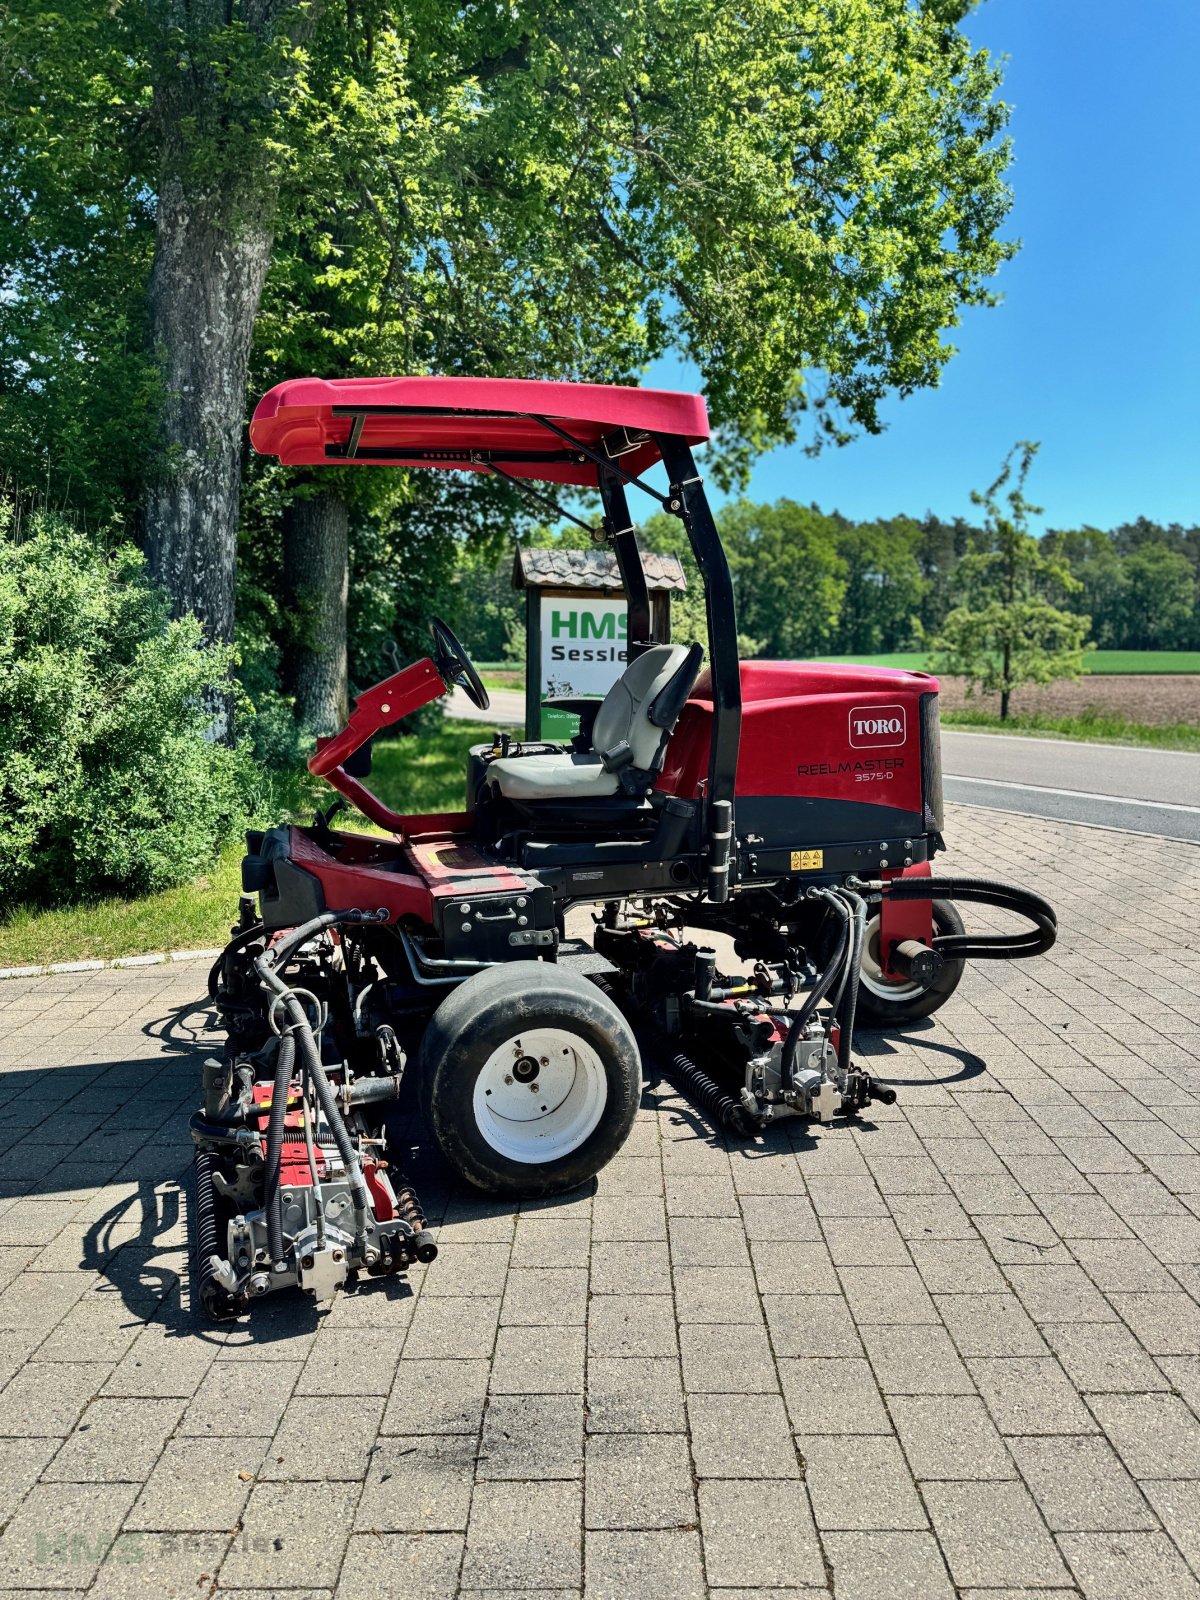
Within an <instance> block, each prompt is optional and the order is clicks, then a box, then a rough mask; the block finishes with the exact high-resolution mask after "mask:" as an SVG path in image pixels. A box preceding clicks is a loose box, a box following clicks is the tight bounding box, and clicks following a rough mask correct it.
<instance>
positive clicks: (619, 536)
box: [600, 472, 654, 660]
mask: <svg viewBox="0 0 1200 1600" xmlns="http://www.w3.org/2000/svg"><path fill="white" fill-rule="evenodd" d="M600 498H601V499H602V500H603V501H604V517H605V522H606V524H607V529H608V536H609V539H610V540H611V542H612V547H613V552H614V554H615V555H616V558H617V569H618V571H619V572H620V574H621V585H622V587H623V588H624V590H625V599H626V601H627V603H628V607H629V625H628V626H629V634H628V648H629V657H630V660H635V659H636V658H637V657H638V656H640V655H641V653H642V651H643V650H648V649H649V648H650V645H651V644H652V643H653V642H654V640H653V632H654V628H653V623H652V621H651V616H650V590H649V587H648V586H647V583H646V569H645V567H643V565H642V553H641V551H640V550H639V549H638V542H637V529H636V528H635V527H634V525H633V518H632V517H631V516H630V515H629V502H628V500H627V499H626V496H625V485H624V484H623V483H622V482H621V481H620V479H619V478H617V477H616V475H615V474H614V473H611V472H601V474H600Z"/></svg>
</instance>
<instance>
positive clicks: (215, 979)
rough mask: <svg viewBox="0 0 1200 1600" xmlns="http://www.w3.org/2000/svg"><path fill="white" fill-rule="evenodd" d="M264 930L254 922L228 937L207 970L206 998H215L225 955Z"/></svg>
mask: <svg viewBox="0 0 1200 1600" xmlns="http://www.w3.org/2000/svg"><path fill="white" fill-rule="evenodd" d="M264 931H265V930H264V927H263V924H262V923H261V922H256V923H254V924H253V926H251V927H249V928H243V929H242V930H241V932H240V933H235V934H234V936H233V938H232V939H230V941H229V943H228V944H227V945H226V946H225V948H224V950H222V951H221V954H220V955H219V956H218V957H217V959H216V960H215V961H214V962H213V964H212V967H211V969H210V970H209V974H208V998H209V999H210V1000H215V999H216V998H217V987H218V985H219V984H220V981H221V968H222V967H223V966H224V964H225V957H226V956H229V955H232V954H233V952H234V951H235V950H240V949H241V948H242V946H243V945H244V944H249V943H250V941H251V940H252V939H257V938H258V937H259V935H260V934H262V933H263V932H264Z"/></svg>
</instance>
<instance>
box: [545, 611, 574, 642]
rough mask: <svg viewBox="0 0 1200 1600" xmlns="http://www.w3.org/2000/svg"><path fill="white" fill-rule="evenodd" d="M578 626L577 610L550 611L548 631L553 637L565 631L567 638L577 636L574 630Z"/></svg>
mask: <svg viewBox="0 0 1200 1600" xmlns="http://www.w3.org/2000/svg"><path fill="white" fill-rule="evenodd" d="M578 627H579V615H578V613H577V612H575V611H568V612H566V613H565V614H564V613H563V612H561V611H552V612H551V613H550V633H551V636H552V637H553V638H555V639H557V638H558V636H559V634H560V633H565V634H566V636H567V638H568V639H574V638H577V637H578V634H577V631H576V630H577V629H578Z"/></svg>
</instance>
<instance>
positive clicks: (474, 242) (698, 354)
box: [3, 0, 1011, 637]
mask: <svg viewBox="0 0 1200 1600" xmlns="http://www.w3.org/2000/svg"><path fill="white" fill-rule="evenodd" d="M968 9H969V0H801V3H799V4H797V3H796V0H740V3H739V4H736V5H724V4H719V3H716V0H670V3H668V0H642V3H639V4H638V5H636V6H629V5H627V4H625V3H624V0H594V3H592V4H589V5H588V6H566V7H559V8H554V9H550V8H547V7H546V6H545V5H543V4H541V3H534V0H511V3H508V4H505V5H498V4H490V3H485V4H482V5H478V6H470V7H463V6H460V5H457V4H455V5H451V4H447V3H446V0H395V3H388V0H368V3H367V4H365V5H363V4H357V3H356V4H349V3H345V4H338V5H334V4H333V3H332V0H240V3H238V0H235V3H233V4H230V3H229V0H190V3H184V0H124V3H122V4H117V5H113V6H108V7H103V8H97V7H96V6H94V5H93V4H92V3H91V0H61V3H60V5H59V6H58V7H57V8H56V9H55V10H54V11H53V12H51V11H49V10H47V9H45V7H44V5H43V4H42V3H41V0H8V3H7V7H6V11H5V20H6V21H8V20H9V19H12V20H13V21H14V22H15V23H16V24H17V31H18V33H19V35H20V37H21V39H22V41H23V48H26V49H27V51H31V52H32V53H33V55H34V56H39V55H40V56H43V57H47V58H50V59H52V62H53V65H54V68H55V70H54V71H53V72H50V73H47V74H42V75H38V74H30V73H28V72H27V71H25V70H20V69H19V67H18V66H15V65H10V67H9V68H8V69H7V70H6V72H5V76H4V84H3V95H4V104H3V115H4V118H5V120H6V122H7V123H9V124H10V127H9V128H8V129H7V130H6V131H7V132H8V133H9V134H10V136H11V137H10V141H9V142H10V148H11V147H13V145H14V144H15V147H16V148H17V150H18V152H19V158H18V159H17V161H16V163H15V170H14V181H15V183H16V185H17V187H18V188H19V189H20V191H21V194H22V195H23V196H24V198H25V200H26V201H28V200H29V197H30V196H32V195H33V194H34V193H35V192H36V181H35V178H34V176H33V165H34V163H35V160H36V158H38V157H39V156H40V154H41V153H43V152H44V150H45V149H46V147H47V146H46V140H47V138H48V137H50V135H48V132H47V130H48V129H52V128H58V129H59V130H61V129H63V128H65V129H66V135H65V136H66V137H67V138H68V140H69V141H71V142H72V143H74V144H79V145H82V144H85V143H87V142H88V141H89V140H99V141H100V142H101V143H102V144H103V146H104V155H103V159H102V160H100V161H99V162H98V164H97V166H98V170H101V171H103V170H108V169H110V168H111V169H114V170H115V169H119V168H120V167H121V165H122V162H124V164H125V165H126V166H127V167H129V168H130V170H131V171H136V173H138V174H140V182H141V187H140V188H139V187H138V185H137V184H134V185H132V186H131V188H130V190H129V191H122V195H123V197H124V199H125V200H127V201H128V202H129V211H130V217H131V224H130V225H131V226H134V227H136V226H137V225H138V219H137V218H135V217H134V215H133V213H134V204H133V196H134V195H135V194H136V195H140V196H143V197H144V202H145V209H147V210H150V211H152V213H153V224H154V236H153V243H152V251H151V260H150V263H149V271H148V281H144V282H142V283H141V285H140V288H141V290H142V291H143V292H144V295H145V304H146V306H147V313H146V316H147V321H148V335H149V343H150V348H151V351H152V353H153V355H154V357H155V360H156V362H157V364H158V369H159V372H160V374H161V380H162V388H161V395H160V399H159V402H158V405H157V409H156V420H157V426H158V432H157V435H156V442H157V446H158V451H157V463H158V469H159V470H158V471H156V472H155V473H153V474H151V475H150V476H149V478H148V481H147V484H146V489H145V494H144V515H145V531H146V535H147V538H148V540H149V544H150V548H151V551H152V554H153V557H154V561H155V565H156V568H157V570H158V571H159V572H160V574H161V575H162V576H163V577H164V578H165V580H166V581H167V582H168V584H169V585H170V587H171V591H172V594H173V597H174V602H175V605H176V608H177V609H180V610H182V609H188V608H191V609H194V610H195V611H196V612H197V613H198V614H199V615H200V616H201V617H202V619H203V620H204V622H205V624H206V627H207V629H208V631H209V633H210V634H212V635H214V636H217V637H228V636H229V635H230V633H231V631H232V627H233V608H234V600H233V594H234V591H233V565H234V553H235V547H236V546H235V532H236V526H237V518H238V509H239V481H240V473H241V449H240V444H241V437H242V435H241V431H240V430H241V424H242V420H243V416H244V407H245V382H246V375H247V367H248V362H249V359H250V350H251V341H252V335H253V329H254V325H255V320H256V317H257V315H258V311H259V305H260V299H261V293H262V288H263V285H264V283H265V282H266V281H267V274H268V270H269V268H270V265H271V259H272V252H273V249H274V246H275V242H276V236H277V232H278V230H279V229H280V225H281V221H282V220H283V217H284V213H283V211H282V210H281V207H282V206H283V204H284V201H285V197H286V194H287V193H288V192H289V191H290V192H292V193H296V192H300V191H306V192H307V193H308V194H309V195H310V196H311V197H312V205H313V209H314V211H315V210H316V209H318V208H321V207H323V208H324V209H325V212H326V215H327V216H329V215H334V216H339V215H340V216H341V217H343V218H344V219H345V220H346V221H347V224H348V225H350V229H349V231H350V233H351V234H352V238H353V243H352V244H351V246H350V248H351V250H353V251H356V252H357V251H364V252H365V256H366V259H368V260H369V262H370V263H371V267H370V277H371V294H372V295H373V296H374V297H375V300H376V302H377V311H376V322H377V325H378V327H379V328H380V330H381V332H383V333H385V334H386V336H387V347H388V348H389V349H392V350H395V351H396V359H397V361H399V360H400V358H401V356H402V355H407V361H406V362H405V363H404V364H405V365H407V366H408V367H409V368H410V369H421V368H424V367H428V366H430V365H432V364H434V363H435V362H436V363H437V364H438V365H440V366H443V367H445V368H447V369H449V370H462V371H481V370H495V368H496V365H497V359H498V358H499V361H500V362H501V363H503V362H504V361H505V360H506V359H507V357H506V355H505V352H507V351H510V350H511V349H513V348H514V346H519V347H520V348H521V349H522V350H523V351H525V352H536V351H538V350H540V351H541V352H542V360H541V361H540V362H539V361H537V360H535V359H534V356H533V355H532V354H530V355H528V357H527V359H528V362H529V365H531V366H533V367H534V368H535V369H536V370H548V369H550V368H553V370H555V371H556V372H560V373H561V374H562V375H564V376H568V377H580V376H597V375H600V374H601V373H602V374H603V375H606V376H612V377H628V376H633V375H635V374H636V373H637V372H638V371H639V370H640V369H641V367H642V366H643V365H644V363H645V362H646V361H647V360H649V359H652V358H653V357H654V356H656V355H658V354H660V353H661V352H662V351H664V350H665V349H667V348H669V347H672V346H674V347H677V348H680V349H682V350H684V351H686V352H687V353H688V354H689V355H690V356H691V357H692V358H694V359H695V361H696V362H697V363H698V365H699V367H700V369H701V371H702V373H703V375H704V379H705V383H706V385H707V389H708V393H709V397H710V401H711V405H712V411H713V414H714V418H715V420H716V421H717V423H718V424H719V426H720V427H721V428H722V429H723V430H724V432H725V436H726V443H727V454H726V456H725V462H726V466H727V468H728V469H729V470H734V469H736V467H737V465H738V462H739V460H743V461H744V459H745V456H746V452H748V451H750V450H752V449H754V448H756V447H757V446H759V445H761V444H765V443H768V442H774V441H779V440H784V439H790V438H792V437H794V436H796V435H797V433H798V431H799V430H800V429H801V428H803V427H804V415H805V413H806V412H807V413H808V414H809V416H810V418H811V425H812V432H811V434H810V438H812V439H820V438H822V437H842V436H844V434H845V433H846V431H847V430H848V429H852V428H855V427H863V428H874V427H876V426H878V417H877V407H878V404H879V401H880V399H881V398H882V397H883V396H884V395H885V394H886V393H889V392H893V391H899V392H901V393H906V392H909V391H911V390H913V389H916V388H918V387H921V386H923V385H928V384H931V383H934V382H936V380H937V377H938V374H939V372H940V370H941V368H942V366H943V364H944V363H945V361H946V360H947V359H948V357H949V355H950V354H951V347H950V345H949V344H948V343H947V342H946V339H945V334H946V331H947V330H948V329H951V328H952V327H953V326H954V324H955V322H956V321H957V318H958V316H959V313H960V311H961V309H962V307H963V306H965V305H970V304H977V303H980V302H984V301H987V300H988V299H989V298H990V295H991V291H990V288H989V283H990V280H991V277H992V275H993V274H994V272H995V270H996V269H997V267H998V266H999V264H1000V263H1001V261H1002V260H1003V259H1004V257H1005V256H1006V255H1007V254H1008V253H1009V252H1010V249H1011V247H1010V246H1009V245H1007V244H1005V243H1004V242H1002V241H1001V240H1000V238H999V230H1000V228H1001V226H1002V224H1003V221H1004V218H1005V215H1006V213H1007V210H1008V204H1009V196H1008V191H1007V188H1006V186H1005V182H1004V173H1005V168H1006V164H1007V161H1008V150H1007V146H1006V143H1005V142H1004V140H1003V129H1004V124H1005V119H1006V110H1005V108H1004V106H1003V105H1002V103H1001V102H999V101H998V100H997V98H996V90H997V85H998V69H997V67H996V66H995V64H994V63H993V62H992V61H991V60H990V59H989V58H988V57H987V55H986V53H984V52H974V51H972V49H971V47H970V45H969V44H968V42H967V40H966V38H965V36H964V34H963V33H962V31H961V29H960V26H959V25H960V23H961V21H962V19H963V17H964V15H965V14H966V12H967V11H968ZM10 36H11V35H10ZM72 50H74V52H75V53H74V55H73V54H72ZM381 56H386V57H387V59H388V63H389V65H388V69H387V74H388V79H389V84H390V87H388V88H387V90H386V95H387V98H388V100H389V102H390V103H393V104H394V106H395V107H396V112H397V114H396V116H395V118H394V120H393V122H392V123H391V124H390V125H389V126H388V128H387V137H386V138H385V139H384V140H382V141H381V143H380V146H379V148H378V149H375V150H370V151H367V152H365V156H366V159H364V161H363V163H362V165H361V170H360V171H359V172H358V173H357V175H356V177H355V179H354V181H352V182H345V181H341V182H340V183H339V186H338V187H337V188H336V189H335V188H332V187H331V186H330V185H329V184H328V183H327V182H326V180H327V178H328V177H329V175H330V173H331V172H332V171H336V172H337V173H338V174H339V175H341V174H344V166H343V165H341V164H339V163H338V162H337V161H336V160H335V161H333V163H332V165H331V166H330V165H327V164H326V159H325V158H326V157H327V156H329V155H331V154H332V155H334V156H336V153H337V151H338V148H339V145H340V143H341V141H342V139H343V135H344V132H345V124H346V121H347V113H346V106H347V104H348V102H347V100H346V99H345V98H343V100H342V101H341V102H331V101H330V100H329V99H328V98H326V97H325V90H324V88H323V87H322V86H323V85H327V84H331V83H336V82H341V83H344V84H345V85H346V86H347V93H348V94H349V95H350V96H351V98H353V97H354V96H355V95H361V96H362V97H365V98H370V97H371V96H372V95H375V94H376V93H377V92H380V90H379V84H378V82H377V73H378V66H377V63H378V62H379V60H380V59H381ZM67 101H69V103H70V105H71V107H72V114H71V117H70V118H68V119H67V121H66V122H64V121H63V109H62V108H63V104H64V102H67ZM58 136H59V135H58V134H57V133H56V134H54V135H53V137H55V138H57V137H58ZM67 164H68V165H69V166H70V167H71V168H72V170H73V171H75V172H76V173H77V174H78V177H79V187H78V195H77V197H76V199H75V200H74V201H72V203H73V204H74V203H82V204H83V205H86V204H87V203H88V179H89V171H90V163H89V162H88V161H87V160H83V159H80V158H79V157H78V156H76V155H72V156H71V158H70V159H69V161H68V163H67ZM289 216H290V213H289ZM141 225H142V226H143V227H144V226H145V224H144V222H143V223H142V224H141ZM290 225H291V224H290V221H289V223H288V226H289V227H290ZM53 231H54V230H53V227H49V228H48V229H47V230H45V232H44V234H43V238H45V239H52V236H53ZM309 231H310V233H311V232H312V230H311V229H310V230H309ZM325 231H330V230H329V229H326V230H325ZM310 242H311V241H310ZM16 248H17V252H18V257H19V255H20V249H21V241H20V240H17V241H16ZM30 248H31V249H32V250H36V249H37V248H39V246H38V243H37V240H33V241H31V244H30ZM349 266H350V269H351V270H353V259H351V261H350V263H349ZM134 275H135V276H136V274H134ZM29 277H30V270H29V264H28V263H26V262H24V261H22V260H21V259H18V260H17V262H16V263H15V265H14V266H13V268H12V270H11V276H10V279H9V282H10V284H12V285H13V286H15V292H16V294H17V295H18V297H19V296H20V294H21V293H22V292H23V285H24V284H25V282H26V281H27V280H28V279H29ZM334 287H336V285H335V286H334ZM381 348H382V346H381ZM343 365H344V364H343ZM818 374H819V377H816V376H815V375H818ZM4 379H5V386H6V389H8V390H9V392H10V393H12V394H14V395H16V396H17V398H18V399H19V400H20V401H21V402H22V403H24V404H26V405H27V406H28V405H29V403H30V393H29V386H28V384H27V383H25V381H24V378H23V375H22V373H21V372H20V371H19V370H17V369H16V368H14V367H11V366H10V368H9V370H8V371H6V372H5V374H4ZM53 470H54V469H53V467H52V471H53Z"/></svg>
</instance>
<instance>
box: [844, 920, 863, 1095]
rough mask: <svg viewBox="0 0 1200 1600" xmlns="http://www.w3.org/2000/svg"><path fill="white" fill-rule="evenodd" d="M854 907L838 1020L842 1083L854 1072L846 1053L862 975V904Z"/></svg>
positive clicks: (849, 1042) (852, 1041) (850, 1039)
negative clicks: (844, 983) (844, 984)
mask: <svg viewBox="0 0 1200 1600" xmlns="http://www.w3.org/2000/svg"><path fill="white" fill-rule="evenodd" d="M855 902H856V904H855V905H854V906H853V907H851V908H850V911H851V916H850V955H849V957H848V965H847V967H846V987H845V989H844V991H843V993H842V1004H841V1009H840V1015H839V1017H838V1068H839V1071H840V1072H841V1077H842V1082H843V1084H844V1083H847V1082H848V1081H849V1075H850V1073H851V1072H852V1071H853V1070H854V1069H853V1063H852V1062H851V1060H850V1051H851V1047H852V1046H853V1043H854V1017H855V1013H856V1011H857V1010H858V980H859V975H860V973H861V971H862V953H863V937H864V931H865V928H866V917H865V902H864V901H862V900H860V899H859V898H858V897H857V896H855Z"/></svg>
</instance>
